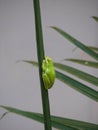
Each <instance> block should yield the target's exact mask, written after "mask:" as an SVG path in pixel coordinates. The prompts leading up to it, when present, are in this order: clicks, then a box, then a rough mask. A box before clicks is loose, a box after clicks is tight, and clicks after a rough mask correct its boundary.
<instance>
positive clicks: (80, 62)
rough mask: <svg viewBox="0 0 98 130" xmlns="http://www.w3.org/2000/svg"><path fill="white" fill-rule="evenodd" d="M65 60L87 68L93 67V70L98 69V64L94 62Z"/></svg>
mask: <svg viewBox="0 0 98 130" xmlns="http://www.w3.org/2000/svg"><path fill="white" fill-rule="evenodd" d="M65 60H67V61H72V62H75V63H78V64H82V65H85V66H89V67H93V68H98V62H94V61H88V60H80V59H65Z"/></svg>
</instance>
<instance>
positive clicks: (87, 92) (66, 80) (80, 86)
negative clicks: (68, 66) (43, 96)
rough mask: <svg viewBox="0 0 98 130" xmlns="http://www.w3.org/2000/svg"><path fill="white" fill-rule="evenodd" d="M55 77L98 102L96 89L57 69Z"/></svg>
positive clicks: (31, 62)
mask: <svg viewBox="0 0 98 130" xmlns="http://www.w3.org/2000/svg"><path fill="white" fill-rule="evenodd" d="M23 62H26V63H29V64H32V65H35V66H38V64H37V62H35V61H27V60H23ZM56 78H58V79H59V80H60V81H62V82H64V83H65V84H68V85H69V86H70V87H72V88H73V89H75V90H77V91H78V92H80V93H82V94H84V95H86V96H88V97H89V98H91V99H93V100H94V101H97V102H98V92H97V91H96V90H94V89H92V88H90V87H88V86H86V85H84V84H82V83H80V82H78V81H76V80H74V79H72V78H71V77H69V76H66V75H64V74H62V73H60V72H58V71H56Z"/></svg>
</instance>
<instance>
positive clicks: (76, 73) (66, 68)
mask: <svg viewBox="0 0 98 130" xmlns="http://www.w3.org/2000/svg"><path fill="white" fill-rule="evenodd" d="M54 65H55V67H57V68H59V69H61V70H63V71H66V72H68V73H70V74H72V75H74V76H77V77H78V78H80V79H83V80H85V81H87V82H89V83H92V84H94V85H96V86H98V78H97V77H95V76H92V75H90V74H88V73H85V72H83V71H80V70H78V69H75V68H73V67H70V66H67V65H63V64H60V63H54Z"/></svg>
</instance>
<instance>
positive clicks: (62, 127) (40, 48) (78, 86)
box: [0, 0, 98, 130]
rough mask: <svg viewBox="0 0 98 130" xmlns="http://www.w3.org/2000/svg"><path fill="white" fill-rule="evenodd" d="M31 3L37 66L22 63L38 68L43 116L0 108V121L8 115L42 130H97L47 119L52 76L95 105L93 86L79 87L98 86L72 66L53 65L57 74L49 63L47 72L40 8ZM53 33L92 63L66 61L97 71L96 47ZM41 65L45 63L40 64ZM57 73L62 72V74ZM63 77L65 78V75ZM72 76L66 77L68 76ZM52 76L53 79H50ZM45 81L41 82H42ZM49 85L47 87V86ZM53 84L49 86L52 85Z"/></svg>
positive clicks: (96, 79)
mask: <svg viewBox="0 0 98 130" xmlns="http://www.w3.org/2000/svg"><path fill="white" fill-rule="evenodd" d="M33 1H34V11H35V27H36V41H37V54H38V63H37V62H35V61H29V60H23V62H26V63H29V64H32V65H35V66H37V67H38V68H39V75H40V83H41V85H40V86H41V94H42V102H43V114H40V113H35V112H28V111H23V110H20V109H16V108H13V107H8V106H2V105H1V106H0V107H1V108H4V109H6V110H7V112H5V113H4V114H3V115H2V117H1V118H0V119H2V118H3V117H4V116H5V115H6V114H8V113H9V112H11V113H14V114H18V115H21V116H24V117H26V118H29V119H32V120H35V121H38V122H40V123H44V125H45V130H51V126H52V127H54V128H57V129H59V130H98V125H97V124H92V123H88V122H83V121H78V120H73V119H68V118H63V117H57V116H50V109H49V99H48V89H45V87H46V88H50V87H52V85H53V83H54V80H55V73H54V72H56V78H57V79H59V80H60V81H61V82H63V83H65V84H67V85H68V86H70V87H72V88H73V89H75V90H77V91H78V92H80V93H82V94H84V95H85V96H87V97H88V98H90V99H92V100H94V101H96V102H98V91H96V90H95V89H93V88H92V86H87V85H86V84H85V83H82V81H80V79H81V80H84V81H86V82H88V83H90V84H91V85H92V84H93V85H95V86H96V87H97V86H98V77H95V76H93V75H91V74H89V73H86V72H83V71H82V70H78V69H76V68H73V67H71V66H67V65H65V64H61V63H55V62H54V66H55V70H56V69H59V71H57V70H56V71H54V66H53V61H52V66H51V65H50V63H49V64H48V65H49V66H48V70H49V72H48V73H47V68H46V63H45V62H47V59H46V58H44V57H45V56H44V44H43V36H42V28H41V16H40V7H39V0H33ZM92 18H93V19H94V20H95V21H96V22H98V17H96V16H93V17H92ZM52 29H54V30H55V31H57V32H58V33H59V34H60V35H61V36H63V37H64V38H66V39H67V40H69V41H70V42H71V43H72V44H74V45H75V46H76V47H78V48H80V49H81V50H82V51H84V52H85V53H87V54H88V55H89V56H91V57H92V58H93V59H94V60H95V61H88V60H83V59H66V61H72V62H75V63H79V64H81V65H86V66H89V67H94V68H95V69H97V68H98V48H96V47H88V46H86V45H85V44H83V43H82V42H80V41H79V40H77V39H76V38H74V37H73V36H71V35H70V34H68V33H67V32H65V31H64V30H62V29H60V28H58V27H54V26H52ZM43 61H44V62H43ZM60 70H63V72H62V73H61V72H60ZM43 71H45V77H44V78H43ZM65 73H66V74H65ZM68 73H69V74H70V75H71V76H68V75H67V74H68ZM51 74H53V75H51ZM72 75H73V76H75V77H77V80H76V79H74V78H73V77H72ZM43 81H44V82H43ZM48 81H49V84H47V83H48ZM51 83H52V85H51Z"/></svg>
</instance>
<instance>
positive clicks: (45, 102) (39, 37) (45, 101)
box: [33, 0, 52, 130]
mask: <svg viewBox="0 0 98 130" xmlns="http://www.w3.org/2000/svg"><path fill="white" fill-rule="evenodd" d="M33 4H34V14H35V29H36V42H37V55H38V64H39V77H40V86H41V95H42V106H43V116H44V127H45V130H52V128H51V118H50V107H49V96H48V91H47V90H46V89H45V87H44V83H43V79H42V61H43V59H44V44H43V33H42V24H41V14H40V3H39V0H33Z"/></svg>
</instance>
